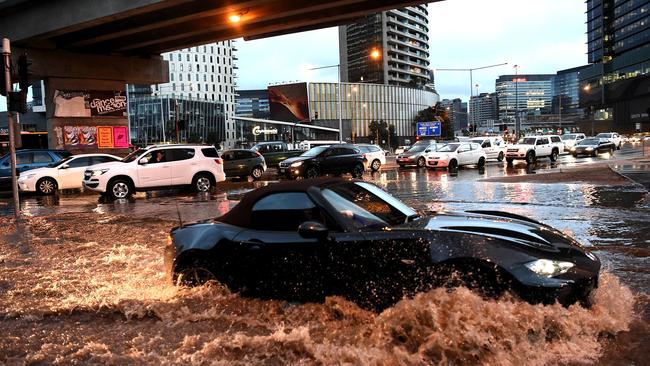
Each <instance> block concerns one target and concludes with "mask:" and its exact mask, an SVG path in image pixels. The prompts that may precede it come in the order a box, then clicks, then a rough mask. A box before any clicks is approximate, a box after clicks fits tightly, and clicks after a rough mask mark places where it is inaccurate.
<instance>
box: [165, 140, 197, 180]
mask: <svg viewBox="0 0 650 366" xmlns="http://www.w3.org/2000/svg"><path fill="white" fill-rule="evenodd" d="M169 152H170V153H171V159H169V165H170V168H171V182H172V183H171V184H172V185H174V186H179V185H186V184H192V179H193V178H194V173H195V172H197V171H198V170H199V169H201V168H200V166H199V161H198V159H195V157H194V155H195V154H196V151H195V150H194V148H193V147H186V148H174V149H169Z"/></svg>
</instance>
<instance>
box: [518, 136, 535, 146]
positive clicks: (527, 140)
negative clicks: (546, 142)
mask: <svg viewBox="0 0 650 366" xmlns="http://www.w3.org/2000/svg"><path fill="white" fill-rule="evenodd" d="M535 140H536V139H535V138H534V137H524V138H522V139H519V141H517V143H518V144H519V145H535Z"/></svg>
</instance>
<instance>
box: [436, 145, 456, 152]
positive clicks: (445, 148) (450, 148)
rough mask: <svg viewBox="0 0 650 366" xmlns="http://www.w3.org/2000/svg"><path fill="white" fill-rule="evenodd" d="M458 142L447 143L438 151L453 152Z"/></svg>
mask: <svg viewBox="0 0 650 366" xmlns="http://www.w3.org/2000/svg"><path fill="white" fill-rule="evenodd" d="M459 146H460V144H447V145H445V146H443V147H441V148H439V149H438V152H454V151H456V150H458V147H459Z"/></svg>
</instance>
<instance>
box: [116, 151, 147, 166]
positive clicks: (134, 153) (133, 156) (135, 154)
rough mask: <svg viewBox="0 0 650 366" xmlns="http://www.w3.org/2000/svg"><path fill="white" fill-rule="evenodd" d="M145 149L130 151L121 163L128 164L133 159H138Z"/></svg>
mask: <svg viewBox="0 0 650 366" xmlns="http://www.w3.org/2000/svg"><path fill="white" fill-rule="evenodd" d="M145 151H146V150H145V149H137V150H134V151H132V152H131V153H130V154H129V155H127V156H125V157H124V159H122V162H123V163H130V162H132V161H134V160H135V159H137V158H138V156H140V155H141V154H142V153H143V152H145Z"/></svg>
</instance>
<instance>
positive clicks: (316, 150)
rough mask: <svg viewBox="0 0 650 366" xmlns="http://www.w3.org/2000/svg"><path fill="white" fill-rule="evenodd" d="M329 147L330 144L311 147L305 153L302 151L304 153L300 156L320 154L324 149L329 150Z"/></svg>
mask: <svg viewBox="0 0 650 366" xmlns="http://www.w3.org/2000/svg"><path fill="white" fill-rule="evenodd" d="M328 147H329V146H316V147H312V148H311V149H309V150H307V151H305V152H304V153H302V155H300V156H307V157H314V156H318V155H319V154H320V153H322V152H323V151H325V150H327V148H328Z"/></svg>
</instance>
